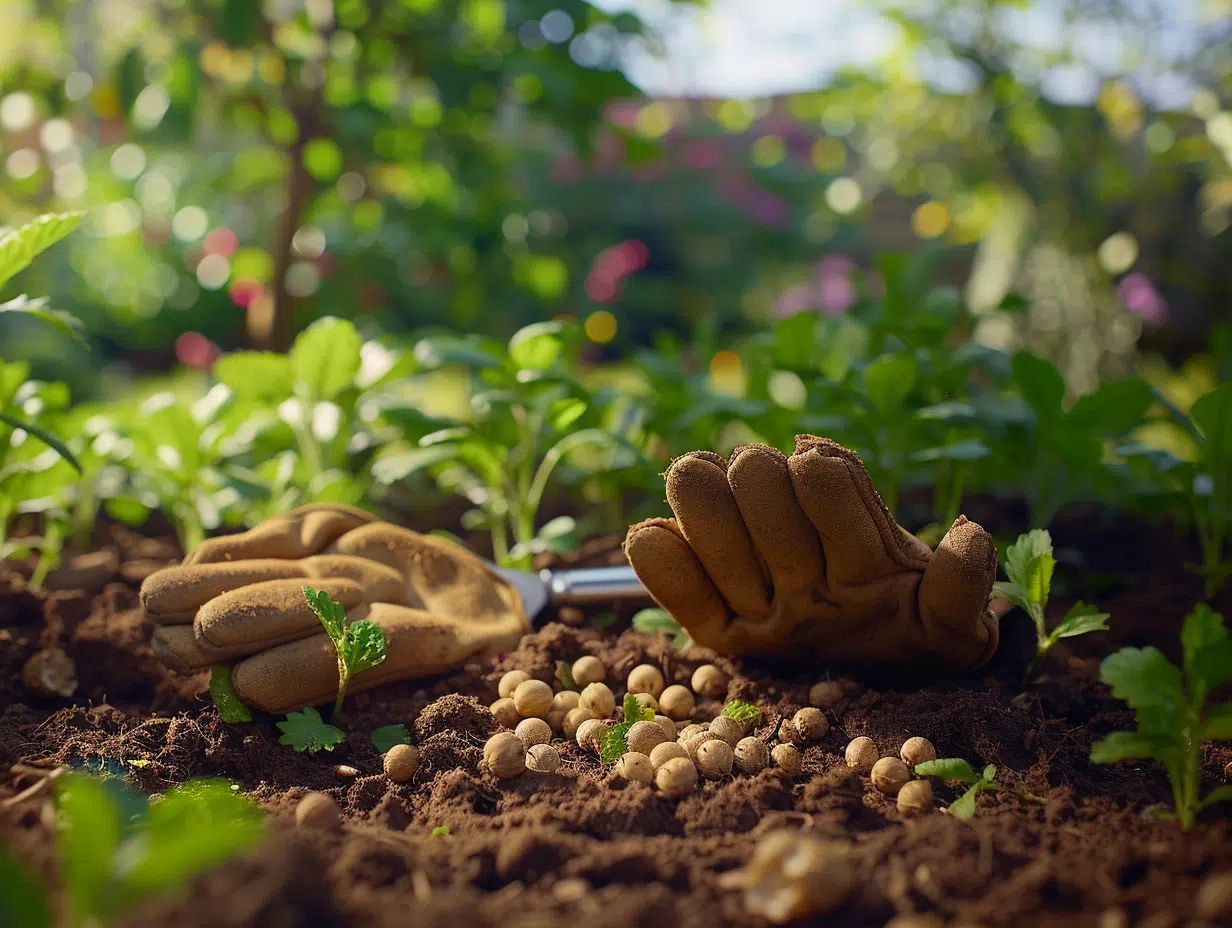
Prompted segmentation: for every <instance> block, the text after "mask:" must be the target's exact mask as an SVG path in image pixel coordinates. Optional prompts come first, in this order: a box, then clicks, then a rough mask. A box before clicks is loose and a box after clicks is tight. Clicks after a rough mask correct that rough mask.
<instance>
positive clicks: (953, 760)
mask: <svg viewBox="0 0 1232 928" xmlns="http://www.w3.org/2000/svg"><path fill="white" fill-rule="evenodd" d="M915 773H916V776H921V777H937V778H938V779H941V780H950V781H953V782H957V783H964V784H967V785H968V789H967V791H966V792H965V793H963V794H962V795H961V796H959V797H958V798H957V799H955V800H954V801H953V802H951V803H950V805H949V811H950V814H951V815H953V816H954V817H955V818H960V819H969V818H971V817H972V816H973V815H975V798H976V797H977V796H978V795H979V794H980V793H987V792H994V793H1009V794H1010V795H1011V796H1014V797H1016V798H1017V799H1019V800H1021V801H1022V802H1029V803H1034V804H1037V805H1042V804H1043V802H1044V799H1043V798H1042V797H1040V796H1035V795H1032V794H1031V793H1026V792H1023V791H1022V790H1019V789H1015V788H1014V787H1012V786H1006V785H1005V784H1003V783H998V782H997V781H996V776H997V768H996V766H995V765H994V764H989V765H988V766H987V767H985V768H984V770H983V772H982V773H979V774H977V773H976V772H975V770H973V769H972V767H971V765H970V764H969V763H967V762H966V761H965V760H963V759H962V758H960V757H947V758H942V759H938V760H929V761H925V762H924V763H922V764H916V765H915Z"/></svg>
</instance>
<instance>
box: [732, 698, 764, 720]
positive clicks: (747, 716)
mask: <svg viewBox="0 0 1232 928" xmlns="http://www.w3.org/2000/svg"><path fill="white" fill-rule="evenodd" d="M723 716H724V717H726V718H729V719H735V720H736V721H737V722H740V723H741V724H743V725H744V726H745V727H751V726H755V725H758V724H760V722H761V710H760V709H758V708H757V707H756V706H755V705H753V704H752V703H751V702H745V701H744V700H743V699H733V700H732V701H731V702H729V703H728V704H727V705H725V706H724V707H723Z"/></svg>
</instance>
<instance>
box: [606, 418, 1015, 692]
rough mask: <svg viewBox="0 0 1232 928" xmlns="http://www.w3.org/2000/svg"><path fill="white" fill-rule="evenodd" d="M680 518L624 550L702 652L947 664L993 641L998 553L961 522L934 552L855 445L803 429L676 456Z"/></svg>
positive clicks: (965, 664)
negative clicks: (779, 444) (901, 517)
mask: <svg viewBox="0 0 1232 928" xmlns="http://www.w3.org/2000/svg"><path fill="white" fill-rule="evenodd" d="M667 500H668V504H669V505H670V506H671V508H672V511H673V512H674V513H675V515H676V518H675V519H650V520H648V521H645V522H640V523H638V524H637V525H634V526H632V527H631V528H630V529H629V533H628V536H627V537H626V539H625V553H626V555H627V556H628V558H629V563H630V564H632V565H633V569H634V571H635V572H636V573H637V576H638V578H639V579H640V580H641V581H642V583H643V584H644V585H645V586H646V588H647V589H648V590H649V591H650V594H651V595H652V596H653V597H654V599H655V600H656V601H657V602H658V603H659V605H660V606H662V607H663V608H664V609H665V610H667V612H669V613H670V614H671V615H672V617H673V618H674V619H675V620H676V621H677V622H679V623H680V624H681V625H682V626H683V627H684V628H686V629H688V631H689V633H690V634H691V635H692V636H693V640H694V641H696V642H697V643H698V644H699V645H702V646H703V647H708V648H713V649H714V650H716V651H720V652H724V653H727V654H766V655H779V656H787V657H797V658H799V657H806V658H807V657H814V658H816V659H818V660H823V661H832V662H835V663H840V664H852V665H892V666H902V667H905V668H911V669H914V670H918V671H923V672H925V673H936V672H941V673H948V672H960V671H964V670H970V669H974V668H976V667H979V666H981V665H982V664H984V663H985V662H986V661H988V659H989V658H990V657H991V656H992V654H993V652H994V651H995V650H996V648H997V635H998V627H997V619H996V617H995V616H994V615H993V614H992V612H991V611H990V610H989V608H988V604H989V597H990V595H991V591H992V585H993V580H994V579H995V577H996V571H997V549H996V547H995V546H994V545H993V541H992V538H991V537H989V535H988V533H987V532H985V531H984V530H983V529H982V528H980V526H979V525H977V524H975V523H974V522H968V521H967V520H966V518H964V517H959V519H958V521H956V522H955V523H954V525H953V527H952V528H951V529H950V530H949V532H948V533H947V534H946V536H945V538H943V539H942V541H941V544H940V545H939V546H938V547H937V550H936V552H933V551H930V550H929V548H928V546H927V545H926V544H924V543H923V542H922V541H920V540H919V539H918V538H916V537H915V536H914V535H911V534H910V533H908V532H907V531H905V530H904V529H902V528H901V527H900V526H899V525H898V523H897V522H895V521H894V518H893V517H892V516H891V515H890V513H889V511H888V510H887V509H886V507H885V504H884V503H883V502H882V501H881V497H880V495H879V494H878V493H877V491H876V490H875V489H874V488H873V484H872V481H870V480H869V477H868V472H867V471H866V470H865V469H864V464H863V463H862V462H861V461H860V459H859V458H858V457H857V456H856V455H855V453H854V452H852V451H849V450H848V449H846V448H844V447H842V446H841V445H839V444H837V443H836V442H833V441H831V440H830V439H828V438H818V437H815V436H811V435H801V436H797V438H796V447H795V451H794V453H793V454H792V455H791V457H785V456H784V455H783V454H782V453H781V452H780V451H778V450H777V449H776V448H771V447H769V446H766V445H746V446H743V447H740V448H737V449H736V451H735V452H734V453H733V454H732V456H731V460H730V461H725V460H723V458H722V457H721V456H719V455H717V454H714V453H712V452H709V451H695V452H692V453H690V454H686V455H684V456H682V457H680V458H677V459H676V460H674V461H673V462H672V464H671V466H670V467H669V468H668V471H667Z"/></svg>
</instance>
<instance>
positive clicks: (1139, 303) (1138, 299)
mask: <svg viewBox="0 0 1232 928" xmlns="http://www.w3.org/2000/svg"><path fill="white" fill-rule="evenodd" d="M1117 296H1118V297H1120V299H1121V302H1122V303H1124V304H1125V308H1126V309H1128V310H1129V311H1130V312H1131V313H1134V314H1135V315H1137V316H1140V317H1141V318H1142V321H1143V322H1145V323H1146V324H1147V325H1149V326H1161V325H1163V324H1164V323H1165V322H1167V321H1168V302H1167V300H1165V299H1164V298H1163V295H1162V294H1160V292H1159V291H1158V290H1156V289H1155V285H1154V284H1153V283H1151V281H1150V280H1149V279H1148V278H1147V276H1146V275H1145V274H1142V273H1140V272H1138V271H1135V272H1134V273H1132V274H1126V275H1125V276H1124V277H1122V278H1121V282H1120V283H1118V284H1117Z"/></svg>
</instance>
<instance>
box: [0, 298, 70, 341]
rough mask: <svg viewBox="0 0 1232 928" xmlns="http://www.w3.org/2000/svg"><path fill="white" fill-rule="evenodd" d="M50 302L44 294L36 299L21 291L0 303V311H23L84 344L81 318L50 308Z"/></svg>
mask: <svg viewBox="0 0 1232 928" xmlns="http://www.w3.org/2000/svg"><path fill="white" fill-rule="evenodd" d="M50 302H51V301H50V300H48V298H47V297H45V296H41V297H39V298H38V299H30V297H28V296H26V295H25V294H24V293H23V294H22V295H21V296H18V297H15V298H14V299H11V300H9V301H8V302H7V303H0V313H25V314H26V315H27V316H33V317H34V318H35V319H39V320H41V321H43V322H46V323H47V324H48V325H50V326H53V327H54V328H57V329H59V330H60V331H61V332H63V333H64V334H65V335H68V336H70V337H72V338H75V339H77V341H79V342H81V343H82V344H83V345H84V344H86V340H85V337H84V335H83V334H82V333H83V331H84V326H83V325H82V322H81V320H80V319H78V318H77V317H76V316H74V315H72V314H71V313H66V312H64V310H62V309H50V308H49V306H50Z"/></svg>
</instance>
